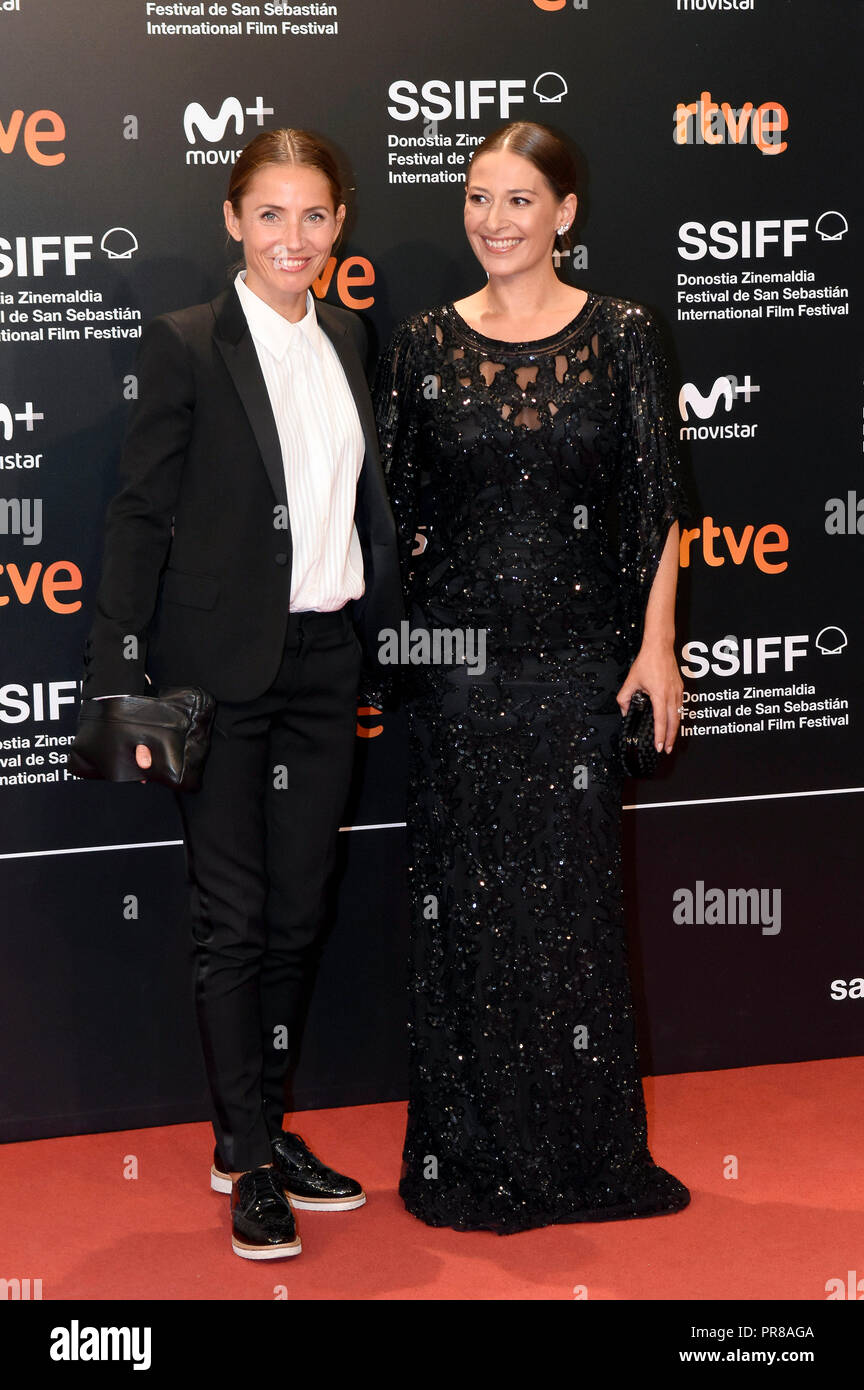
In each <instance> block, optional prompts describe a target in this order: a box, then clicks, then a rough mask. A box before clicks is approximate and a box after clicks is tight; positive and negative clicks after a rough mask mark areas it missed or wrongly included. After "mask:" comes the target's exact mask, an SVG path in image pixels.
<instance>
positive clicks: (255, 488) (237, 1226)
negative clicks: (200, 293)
mask: <svg viewBox="0 0 864 1390" xmlns="http://www.w3.org/2000/svg"><path fill="white" fill-rule="evenodd" d="M224 213H225V221H226V226H227V228H228V232H229V234H230V235H231V237H233V238H234V239H235V240H236V241H238V242H241V243H242V245H243V252H244V260H245V270H244V271H241V272H240V274H239V275H238V277H237V279H236V280H235V282H234V284H233V286H232V287H231V288H230V289H228V290H227V291H226V292H225V293H223V294H220V295H219V296H218V297H217V298H216V299H214V300H213V301H212V303H209V304H199V305H195V306H193V307H192V308H188V309H183V310H180V311H179V312H176V313H171V314H164V315H162V316H161V317H159V318H157V319H155V320H154V321H153V322H152V323H151V324H149V325H148V327H147V328H146V329H145V332H144V334H143V336H142V341H141V351H140V358H139V366H138V379H139V395H138V401H137V405H136V407H135V408H134V411H133V414H132V417H131V420H130V424H129V427H128V432H127V436H126V441H125V444H124V449H123V454H122V460H121V465H120V471H121V478H122V487H121V490H120V491H119V493H118V494H117V496H116V497H115V498H114V500H113V501H112V503H111V504H110V506H109V509H108V515H107V521H106V541H105V552H104V560H103V569H102V578H101V582H100V587H99V591H98V595H97V600H96V612H95V618H94V622H93V626H92V629H91V632H90V636H89V638H88V640H87V644H86V652H85V666H86V670H85V684H84V695H85V697H92V696H99V695H110V694H121V693H126V694H147V693H153V694H155V693H156V692H157V691H158V689H159V688H160V687H168V686H177V685H181V686H182V685H198V686H201V687H202V688H203V689H205V690H207V691H209V692H210V694H212V695H213V696H214V698H215V700H216V715H215V721H214V727H213V735H212V740H211V747H210V752H209V754H208V758H207V763H206V767H205V772H204V780H203V786H202V788H201V790H200V791H198V792H196V793H194V794H190V793H179V792H178V793H177V798H178V802H179V806H180V811H181V815H182V819H183V826H184V834H185V844H186V855H187V867H188V876H189V882H190V892H191V910H192V919H193V937H194V941H195V947H196V1006H197V1013H198V1022H199V1028H200V1033H201V1040H202V1046H203V1051H204V1057H205V1061H206V1066H207V1074H208V1080H209V1083H210V1090H211V1095H212V1101H213V1112H214V1130H215V1134H216V1153H215V1155H214V1162H213V1168H212V1170H211V1183H212V1185H213V1187H214V1188H215V1189H216V1190H217V1191H226V1192H231V1194H232V1196H231V1209H232V1231H233V1238H232V1245H233V1249H234V1251H235V1252H236V1253H237V1254H238V1255H241V1256H243V1257H244V1258H250V1259H271V1258H282V1257H285V1256H289V1255H294V1254H297V1253H299V1251H300V1241H299V1237H298V1236H297V1233H296V1228H295V1223H294V1218H293V1213H292V1203H293V1205H295V1206H303V1207H315V1208H329V1209H337V1210H338V1209H349V1208H352V1207H357V1206H360V1205H362V1203H363V1202H364V1201H365V1196H364V1193H363V1190H362V1188H361V1186H360V1184H359V1183H357V1182H355V1181H353V1180H352V1179H350V1178H346V1177H344V1176H342V1175H340V1174H338V1173H336V1172H334V1171H333V1170H332V1169H330V1168H328V1167H326V1166H325V1165H324V1164H323V1163H322V1162H321V1161H320V1160H319V1159H317V1158H316V1157H315V1155H314V1154H312V1153H311V1152H310V1151H309V1150H308V1149H307V1148H306V1146H305V1145H304V1144H303V1143H302V1140H300V1139H299V1137H298V1136H296V1135H292V1134H288V1133H284V1132H283V1130H282V1122H283V1109H284V1103H283V1087H284V1078H285V1072H286V1069H287V1063H288V1049H287V1046H286V1043H287V1041H288V1040H289V1039H290V1038H291V1037H292V1035H293V1032H294V1030H295V1028H296V1023H297V1016H298V1010H299V1000H300V995H301V992H302V986H303V980H304V975H305V967H306V965H307V962H308V959H309V955H310V950H311V948H312V946H313V943H314V942H315V940H316V938H317V936H318V935H319V932H320V929H321V925H322V918H323V914H324V894H325V888H326V884H327V880H328V877H329V875H330V873H331V870H332V867H333V860H334V855H335V845H336V835H337V832H338V826H339V817H340V815H341V812H342V810H343V807H344V803H345V799H346V796H347V791H348V785H349V779H350V772H351V765H352V760H353V753H354V740H355V726H356V704H357V687H358V679H359V675H360V670H361V663H362V661H363V655H364V651H365V653H366V658H367V666H368V668H370V669H372V668H374V666H375V664H376V663H377V634H378V632H379V630H380V629H381V628H383V627H394V626H396V625H397V624H398V622H399V620H400V618H401V615H402V608H401V598H400V590H399V578H398V566H397V560H396V549H395V537H394V526H393V520H392V516H391V513H390V509H389V505H388V502H387V498H386V492H385V488H384V482H383V478H382V473H381V468H380V464H379V459H378V452H377V443H376V436H375V427H374V420H373V415H372V410H371V404H370V400H369V394H368V390H367V385H366V379H365V374H364V357H365V351H366V337H365V331H364V329H363V326H362V324H361V322H360V320H359V319H358V318H357V317H356V316H355V315H353V314H351V313H349V312H348V311H347V310H344V309H341V308H335V307H333V306H331V305H329V304H322V303H316V302H315V300H314V299H313V296H312V294H311V292H310V286H311V284H312V282H313V280H314V279H315V278H316V277H317V276H318V275H319V274H320V273H321V270H322V268H323V266H324V265H325V263H326V261H327V259H328V257H329V256H330V254H331V250H332V247H333V244H334V242H335V241H336V239H337V237H338V236H339V233H340V230H341V227H342V224H343V221H344V218H345V201H344V196H343V191H342V187H341V182H340V177H339V172H338V167H337V165H336V162H335V160H334V159H333V157H332V155H331V154H330V152H329V150H328V149H327V148H326V146H324V145H323V144H322V142H320V141H319V140H318V139H317V138H316V137H314V136H312V135H310V134H309V133H308V132H304V131H297V130H276V131H269V132H263V133H262V134H260V135H259V136H257V137H256V139H254V140H253V141H252V142H251V143H250V144H249V145H247V147H246V148H245V150H244V151H243V152H242V154H241V155H240V157H239V158H238V160H237V162H236V164H235V165H234V167H233V171H232V175H231V180H230V184H229V189H228V198H227V200H226V202H225V206H224ZM355 629H356V630H357V632H359V639H358V636H357V634H356V632H355ZM137 760H138V764H139V766H140V767H141V768H142V776H144V775H145V771H144V770H146V768H147V767H148V766H149V765H150V754H149V751H148V750H147V748H146V746H144V745H139V747H138V750H137Z"/></svg>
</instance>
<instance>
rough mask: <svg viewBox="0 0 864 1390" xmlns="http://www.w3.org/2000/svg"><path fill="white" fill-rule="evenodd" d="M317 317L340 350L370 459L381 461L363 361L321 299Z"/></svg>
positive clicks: (337, 351) (337, 350) (338, 351)
mask: <svg viewBox="0 0 864 1390" xmlns="http://www.w3.org/2000/svg"><path fill="white" fill-rule="evenodd" d="M315 314H316V317H317V319H318V322H319V324H320V325H321V327H322V328H323V330H324V332H325V333H326V334H327V337H328V338H329V339H330V341H331V343H332V344H333V346H334V348H335V349H336V354H337V356H338V358H339V361H340V362H341V363H342V370H343V372H344V373H345V379H346V381H347V382H348V385H349V387H350V388H351V394H352V396H353V397H354V404H355V405H356V407H357V414H358V415H359V417H360V424H361V426H362V428H363V441H364V443H365V445H366V457H367V458H373V459H374V458H377V457H378V435H377V432H376V430H375V416H374V414H373V412H372V401H371V398H370V395H369V385H368V382H367V381H366V373H365V372H364V371H363V363H362V362H361V361H360V354H359V353H358V351H357V349H356V347H355V346H354V343H353V341H352V339H351V335H350V333H349V332H348V329H347V328H345V327H344V326H343V325H342V324H341V323H339V321H338V320H337V319H336V318H335V317H333V318H331V316H330V314H329V313H328V312H327V305H326V304H324V303H322V302H321V301H320V300H319V301H318V303H316V305H315Z"/></svg>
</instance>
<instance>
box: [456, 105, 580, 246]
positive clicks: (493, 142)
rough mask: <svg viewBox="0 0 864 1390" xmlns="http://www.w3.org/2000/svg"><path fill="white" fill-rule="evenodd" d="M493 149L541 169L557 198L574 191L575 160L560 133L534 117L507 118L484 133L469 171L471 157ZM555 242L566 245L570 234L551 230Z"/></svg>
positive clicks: (576, 175)
mask: <svg viewBox="0 0 864 1390" xmlns="http://www.w3.org/2000/svg"><path fill="white" fill-rule="evenodd" d="M496 150H509V151H510V152H511V154H519V155H521V156H522V158H523V159H527V160H529V161H530V163H531V164H533V165H534V168H535V169H537V170H538V172H539V173H541V174H542V175H543V177H544V179H545V180H546V182H547V184H548V185H549V187H550V188H551V190H552V192H553V193H554V195H555V197H556V198H557V199H558V200H559V202H561V201H563V199H564V198H566V197H567V194H568V193H575V192H576V187H577V183H578V181H579V174H578V168H577V164H576V160H575V158H574V156H573V154H572V152H571V150H570V149H569V148H568V146H567V144H566V143H565V141H564V140H563V139H562V138H561V136H560V135H556V133H555V131H554V130H550V129H549V127H548V126H545V125H539V124H538V123H537V122H536V121H510V123H509V124H508V125H502V126H501V127H500V128H499V129H498V130H493V132H492V134H491V135H487V136H486V139H485V140H484V141H483V143H482V145H478V146H477V148H476V150H475V151H474V153H473V154H472V156H471V160H470V162H469V165H468V173H469V175H470V173H471V170H472V168H473V167H474V161H475V159H479V158H480V156H481V155H484V154H493V153H494V152H495V151H496ZM555 242H556V245H558V244H560V245H561V246H565V247H569V245H570V234H569V232H565V233H564V235H563V236H558V234H557V232H556V234H555Z"/></svg>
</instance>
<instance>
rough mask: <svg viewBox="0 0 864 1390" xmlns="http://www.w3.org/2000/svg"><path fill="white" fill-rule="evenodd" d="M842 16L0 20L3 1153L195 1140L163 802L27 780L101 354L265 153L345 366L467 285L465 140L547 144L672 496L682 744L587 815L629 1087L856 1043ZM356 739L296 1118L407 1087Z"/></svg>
mask: <svg viewBox="0 0 864 1390" xmlns="http://www.w3.org/2000/svg"><path fill="white" fill-rule="evenodd" d="M857 9H858V7H857V6H856V5H854V4H851V3H849V0H819V4H815V3H813V0H649V2H648V3H646V0H472V3H471V4H470V5H465V4H458V3H456V0H438V3H437V4H435V5H430V4H429V3H426V2H425V0H367V2H366V3H361V0H338V3H334V4H324V3H317V0H314V2H313V3H307V4H296V5H294V4H285V3H277V0H259V2H258V3H255V4H238V3H233V0H224V3H209V0H204V2H203V3H194V2H190V3H165V4H154V3H148V0H0V75H2V81H0V199H2V201H0V546H2V557H0V559H2V564H0V623H2V658H0V659H2V668H0V817H2V832H0V881H2V901H3V925H2V971H0V1029H2V1053H3V1058H4V1063H3V1085H2V1114H0V1137H3V1138H5V1139H16V1138H34V1137H39V1136H43V1135H50V1134H60V1133H68V1132H75V1131H82V1130H88V1129H91V1130H92V1129H102V1128H104V1129H108V1128H117V1127H126V1126H137V1125H142V1124H150V1123H152V1124H157V1123H164V1122H168V1121H172V1120H177V1121H179V1120H189V1119H197V1118H202V1117H204V1116H205V1115H206V1113H207V1109H206V1102H205V1088H204V1081H203V1068H202V1065H201V1062H200V1060H199V1055H198V1044H197V1038H196V1036H195V1031H194V1024H193V1013H192V999H191V971H190V953H189V947H188V933H187V924H186V921H185V902H184V896H185V895H184V875H183V857H182V848H181V846H180V843H179V838H180V830H179V822H178V820H177V817H176V814H175V811H174V805H173V801H172V799H171V797H170V794H169V793H168V792H166V791H164V790H163V789H159V788H156V787H147V786H139V785H133V786H105V785H99V784H96V783H81V782H78V781H76V780H74V779H72V778H70V777H69V775H68V774H67V772H66V770H65V768H64V760H65V751H64V750H65V747H66V745H67V744H68V742H69V740H70V738H71V735H72V733H73V730H74V727H75V719H76V705H77V700H78V696H79V684H78V683H79V678H80V675H81V669H80V654H81V649H82V644H83V639H84V636H85V633H86V631H87V628H88V626H89V620H90V611H91V605H92V602H93V597H94V592H95V587H96V583H97V580H98V570H99V557H100V549H101V526H102V517H103V512H104V507H105V503H106V501H107V499H108V498H109V496H110V495H111V493H112V491H113V490H114V468H115V463H116V456H117V449H118V443H119V440H120V437H121V432H122V428H123V422H124V418H125V414H126V411H127V408H128V403H129V402H130V401H131V400H133V399H134V397H135V392H136V377H135V358H136V346H137V339H138V336H139V334H140V330H141V325H142V323H144V322H145V321H146V320H147V319H148V318H149V317H151V316H152V315H154V314H157V313H161V312H163V311H165V310H169V309H174V308H178V307H180V306H182V305H185V304H190V303H195V302H199V301H201V300H202V299H206V298H209V297H211V296H212V295H213V294H214V293H216V292H217V291H218V290H219V289H220V288H222V287H223V285H224V284H225V282H226V266H227V264H228V260H229V255H228V252H227V251H226V247H225V235H224V230H223V228H222V222H221V211H220V209H221V204H222V201H223V198H224V192H225V187H226V182H227V177H228V172H229V168H230V165H231V163H232V161H233V160H234V158H235V156H236V153H237V151H238V150H240V149H241V148H242V146H243V145H244V144H245V143H246V142H247V141H248V140H249V139H250V138H251V137H252V136H253V135H255V134H256V133H257V132H258V131H259V130H262V129H265V128H268V127H272V126H276V125H295V126H309V127H312V128H315V129H318V130H321V131H324V132H325V133H327V134H329V135H330V136H331V137H332V139H333V140H334V141H335V142H336V143H337V144H338V145H339V146H340V147H341V148H342V149H343V150H344V151H345V152H346V155H347V157H348V158H349V159H350V162H351V167H352V170H353V182H354V183H355V184H356V193H355V195H354V198H353V208H352V216H351V230H350V235H349V237H348V240H347V241H346V243H345V244H343V245H342V246H341V247H340V248H339V251H338V254H337V255H336V256H335V257H334V259H333V261H332V262H331V264H330V265H328V267H327V269H326V272H325V274H324V275H323V276H322V278H321V281H320V282H319V283H318V284H317V285H316V287H315V289H316V293H318V294H319V295H321V296H324V297H326V298H328V299H330V300H332V301H333V302H341V303H342V304H345V305H347V306H348V307H350V308H353V309H356V310H358V311H360V312H361V313H362V314H363V315H364V318H365V319H366V322H367V323H368V324H369V325H370V327H371V328H372V329H373V330H374V331H375V332H376V333H377V337H378V341H379V342H380V343H382V344H383V343H384V342H385V341H386V338H387V335H388V334H389V332H390V331H391V329H392V327H393V325H394V324H395V323H396V322H397V321H398V320H399V319H401V318H402V317H404V316H405V315H406V314H408V313H410V312H413V311H415V310H417V309H420V308H423V307H425V306H428V305H431V304H434V303H438V302H441V301H444V300H449V299H453V298H458V297H459V296H461V295H463V294H466V293H468V292H470V291H471V290H472V289H474V288H476V287H477V286H478V282H479V275H478V269H477V266H476V264H475V262H474V261H473V257H472V256H471V253H470V252H469V251H468V249H467V246H466V244H465V242H464V238H463V233H462V225H461V219H462V188H461V185H462V181H463V177H464V173H465V168H466V163H467V160H468V158H469V156H470V152H471V149H472V147H474V146H476V145H477V143H479V141H480V139H481V138H482V136H483V135H484V134H485V133H487V132H488V131H490V130H492V129H493V128H495V127H496V126H497V125H499V124H501V122H502V121H504V120H507V119H512V118H528V119H533V120H541V121H545V122H547V123H548V124H551V125H554V126H556V127H559V128H560V129H562V130H563V131H565V132H567V133H568V134H569V135H570V136H571V137H572V138H573V139H574V140H575V141H576V143H577V145H578V146H579V149H580V151H581V154H582V158H583V162H584V167H585V185H584V187H583V189H582V190H581V203H580V221H579V223H578V226H577V232H578V236H577V242H578V245H577V246H576V247H575V249H574V250H573V252H572V253H571V255H570V257H569V258H568V259H567V260H566V261H565V262H564V263H563V265H562V271H563V273H564V274H566V275H568V276H570V277H572V279H573V281H574V282H575V283H576V284H578V285H582V286H585V287H586V288H590V289H592V290H595V291H598V292H601V293H609V294H613V295H616V296H620V297H623V298H627V299H632V300H636V301H640V302H642V303H646V304H648V305H650V306H651V307H652V308H653V309H654V310H655V311H657V313H658V314H659V315H660V317H661V318H662V319H663V320H664V321H665V323H666V324H667V325H668V328H669V342H670V351H671V352H672V354H673V360H674V362H675V369H676V374H677V381H678V384H679V385H680V396H679V398H678V407H679V413H680V434H681V439H682V442H683V444H684V447H685V451H686V453H687V456H688V457H689V459H690V461H691V465H692V469H693V474H694V478H695V485H696V494H697V496H698V501H699V517H698V521H697V522H696V523H695V524H694V525H693V527H692V528H691V529H689V530H688V531H687V532H686V533H685V534H684V535H683V537H682V544H681V563H682V571H681V574H682V585H681V607H680V615H679V640H680V659H681V664H682V667H683V669H684V671H685V674H686V682H687V693H686V695H685V702H686V710H685V721H684V727H683V738H682V741H681V746H680V749H679V751H678V753H677V754H676V756H675V758H674V761H673V763H672V766H671V767H670V768H669V769H668V770H667V771H666V772H665V773H664V774H663V775H662V776H660V777H659V778H658V779H657V780H656V781H653V782H646V783H645V784H644V785H640V786H638V787H633V788H632V789H631V790H630V793H628V797H627V801H628V807H627V811H626V814H625V835H626V841H627V849H628V863H629V865H630V881H629V883H628V893H629V901H630V914H629V916H630V926H631V933H632V942H633V969H634V982H635V987H636V991H637V996H638V1000H639V1005H640V1018H641V1025H642V1035H643V1057H644V1063H645V1070H646V1071H649V1070H650V1071H654V1072H669V1071H678V1070H694V1069H702V1068H714V1067H730V1066H740V1065H746V1064H748V1063H751V1064H753V1063H764V1062H773V1061H790V1060H796V1059H802V1058H816V1057H827V1056H843V1055H849V1054H855V1053H858V1052H859V1051H860V1050H861V1049H860V1038H861V1018H862V1011H864V982H862V976H864V955H862V948H861V933H860V928H859V920H860V905H859V901H860V858H861V851H860V847H859V846H860V839H861V836H860V817H859V810H860V806H861V801H860V795H861V792H862V790H864V771H862V758H861V753H862V714H861V709H860V701H859V692H860V690H861V678H862V657H861V645H862V644H861V621H860V605H861V589H860V584H859V583H858V582H856V581H857V575H858V571H859V567H860V558H861V554H862V548H864V539H862V537H864V473H862V436H861V420H862V405H864V398H862V372H861V366H862V364H861V361H860V356H859V344H860V339H861V333H862V319H861V313H862V309H861V293H860V287H859V286H858V285H857V284H856V272H857V269H858V265H859V264H860V258H861V241H860V231H859V229H860V225H861V208H860V206H859V201H860V182H861V180H860V173H859V162H860V161H859V157H858V154H857V153H856V151H857V150H858V146H859V143H860V133H859V132H860V120H859V112H858V86H859V84H858V82H857V80H856V79H855V78H854V77H853V74H857V70H858V67H857V63H856V62H855V49H856V43H857V39H858V31H857V27H856V18H857V15H856V11H857ZM238 659H239V660H242V653H239V654H238ZM357 735H358V737H357V750H358V763H357V778H356V786H355V790H354V794H353V796H352V802H351V806H350V808H349V813H348V815H347V817H346V827H345V833H344V834H343V835H342V837H341V840H340V843H341V846H342V850H343V856H342V857H343V864H342V873H341V876H340V881H339V885H338V892H337V895H336V897H335V900H334V910H333V925H332V930H331V932H330V936H329V939H328V942H327V946H326V950H325V952H324V955H323V958H322V961H321V966H320V970H319V975H318V980H317V984H316V988H315V990H314V993H313V995H312V998H311V1003H310V1015H309V1023H308V1028H307V1033H306V1041H305V1045H304V1051H303V1055H302V1057H301V1059H300V1063H299V1068H298V1072H297V1081H296V1102H297V1105H298V1107H300V1108H303V1107H309V1106H318V1105H329V1104H345V1103H349V1102H363V1101H372V1100H382V1099H392V1098H397V1097H399V1096H401V1095H402V1094H403V1093H404V1051H405V1043H404V1027H403V976H404V965H403V962H404V959H405V954H406V947H405V936H406V908H405V901H404V895H403V889H402V878H401V873H402V861H403V858H404V830H403V828H402V822H403V820H404V808H403V794H402V785H403V776H404V763H405V736H404V735H405V731H404V727H403V725H402V722H401V719H400V718H399V717H395V716H381V714H380V712H378V711H376V710H368V709H366V710H361V711H358V727H357Z"/></svg>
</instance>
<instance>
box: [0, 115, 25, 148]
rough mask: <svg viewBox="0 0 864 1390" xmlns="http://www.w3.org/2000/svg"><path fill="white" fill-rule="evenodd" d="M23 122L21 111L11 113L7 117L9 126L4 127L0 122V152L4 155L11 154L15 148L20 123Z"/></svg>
mask: <svg viewBox="0 0 864 1390" xmlns="http://www.w3.org/2000/svg"><path fill="white" fill-rule="evenodd" d="M23 120H24V112H23V111H13V112H12V115H11V116H10V117H9V125H8V126H4V124H3V122H2V121H0V150H2V151H3V153H4V154H11V153H12V151H13V150H14V148H15V141H16V140H17V139H18V132H19V130H20V129H21V122H22V121H23Z"/></svg>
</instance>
